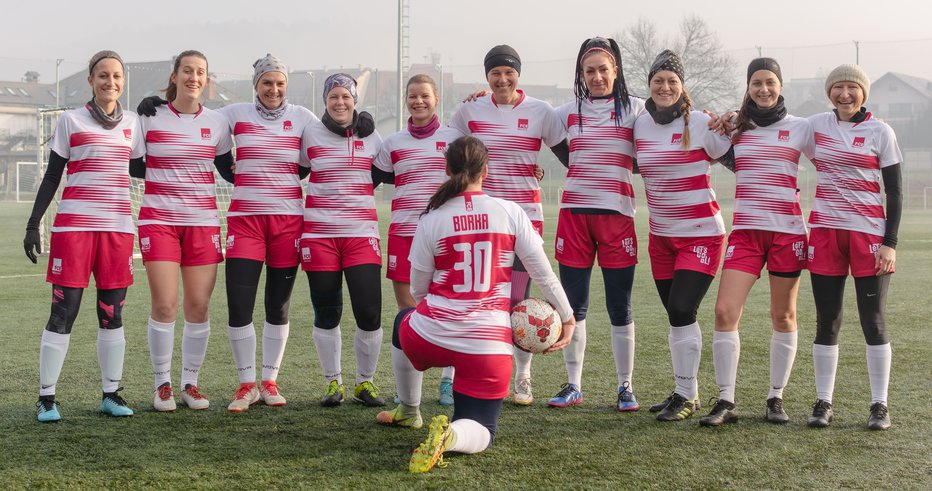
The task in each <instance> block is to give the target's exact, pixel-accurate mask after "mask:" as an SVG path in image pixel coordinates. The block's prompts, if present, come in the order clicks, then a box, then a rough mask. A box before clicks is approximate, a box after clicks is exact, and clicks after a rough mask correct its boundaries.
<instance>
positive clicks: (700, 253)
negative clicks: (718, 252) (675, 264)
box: [693, 246, 712, 266]
mask: <svg viewBox="0 0 932 491" xmlns="http://www.w3.org/2000/svg"><path fill="white" fill-rule="evenodd" d="M693 252H695V253H696V258H697V259H699V262H700V263H702V264H704V265H706V266H708V265H709V264H710V263H711V262H712V258H710V257H709V248H708V247H706V246H693Z"/></svg>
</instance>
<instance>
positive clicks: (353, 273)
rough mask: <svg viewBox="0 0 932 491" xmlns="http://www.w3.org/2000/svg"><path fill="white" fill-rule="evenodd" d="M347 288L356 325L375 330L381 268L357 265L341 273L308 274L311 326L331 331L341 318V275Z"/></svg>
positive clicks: (379, 311) (378, 322)
mask: <svg viewBox="0 0 932 491" xmlns="http://www.w3.org/2000/svg"><path fill="white" fill-rule="evenodd" d="M344 275H345V276H346V287H347V288H348V289H349V294H350V303H351V304H352V306H353V316H354V317H355V318H356V326H358V327H359V328H360V329H362V330H363V331H375V330H377V329H379V328H380V327H381V326H382V319H381V316H382V285H381V277H380V275H381V266H380V265H378V264H360V265H359V266H352V267H349V268H346V269H344V270H343V271H308V272H307V282H308V285H309V286H310V288H311V305H312V306H313V307H314V327H317V328H319V329H333V328H335V327H337V326H339V325H340V318H341V317H342V316H343V288H342V287H343V276H344Z"/></svg>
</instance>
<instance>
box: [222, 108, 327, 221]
mask: <svg viewBox="0 0 932 491" xmlns="http://www.w3.org/2000/svg"><path fill="white" fill-rule="evenodd" d="M217 112H219V113H221V114H223V115H224V116H225V117H226V118H227V121H228V122H229V124H230V130H231V131H232V132H233V140H234V141H235V142H236V173H235V183H234V187H233V196H232V199H231V200H230V209H229V211H228V212H227V216H231V217H232V216H249V215H302V214H303V213H304V204H303V203H302V202H301V201H302V198H303V197H304V193H303V192H302V191H301V180H300V178H299V176H298V162H299V160H300V156H301V134H302V133H303V132H304V128H305V127H306V126H307V125H308V124H309V123H310V122H312V121H317V116H314V114H313V113H311V111H309V110H307V109H306V108H304V107H301V106H295V105H294V104H288V107H286V108H285V113H284V114H283V115H282V116H281V117H280V118H279V119H276V120H275V121H269V120H266V119H263V118H262V117H261V116H260V115H259V113H258V112H257V111H256V106H255V104H253V103H245V102H244V103H240V104H233V105H230V106H226V107H223V108H221V109H219V110H218V111H217Z"/></svg>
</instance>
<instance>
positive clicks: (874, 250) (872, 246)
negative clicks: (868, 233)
mask: <svg viewBox="0 0 932 491" xmlns="http://www.w3.org/2000/svg"><path fill="white" fill-rule="evenodd" d="M867 248H868V250H869V251H870V253H871V254H877V253H878V252H880V243H879V242H878V243H876V244H868V245H867Z"/></svg>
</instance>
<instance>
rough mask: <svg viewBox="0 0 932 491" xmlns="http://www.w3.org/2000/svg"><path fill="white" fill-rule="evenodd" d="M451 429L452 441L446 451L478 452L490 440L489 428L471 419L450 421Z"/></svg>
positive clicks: (487, 445)
mask: <svg viewBox="0 0 932 491" xmlns="http://www.w3.org/2000/svg"><path fill="white" fill-rule="evenodd" d="M450 428H451V429H452V431H453V443H451V444H450V445H448V446H447V452H459V453H479V452H481V451H483V450H485V449H487V448H489V444H490V443H491V442H492V434H491V433H489V429H488V428H486V427H485V426H482V424H480V423H479V422H478V421H476V420H472V419H458V420H456V421H454V422H452V423H450Z"/></svg>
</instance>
